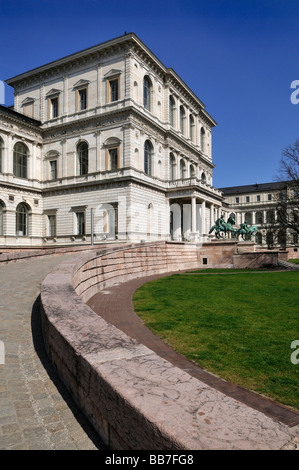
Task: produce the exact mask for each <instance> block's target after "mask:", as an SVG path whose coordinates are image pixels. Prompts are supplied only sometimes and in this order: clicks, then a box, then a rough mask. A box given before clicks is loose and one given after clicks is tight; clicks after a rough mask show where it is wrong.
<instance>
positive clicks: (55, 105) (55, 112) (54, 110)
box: [50, 98, 58, 118]
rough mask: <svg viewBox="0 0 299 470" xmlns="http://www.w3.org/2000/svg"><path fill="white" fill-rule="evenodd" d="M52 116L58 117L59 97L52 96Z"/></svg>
mask: <svg viewBox="0 0 299 470" xmlns="http://www.w3.org/2000/svg"><path fill="white" fill-rule="evenodd" d="M50 101H51V117H52V118H56V117H58V98H52V99H51V100H50Z"/></svg>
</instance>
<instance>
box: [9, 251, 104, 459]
mask: <svg viewBox="0 0 299 470" xmlns="http://www.w3.org/2000/svg"><path fill="white" fill-rule="evenodd" d="M67 256H74V255H67ZM64 258H65V256H61V257H60V256H49V257H45V258H43V259H39V260H32V261H22V262H18V263H13V264H8V265H0V341H2V342H3V343H4V346H5V363H4V364H0V449H1V450H9V449H14V450H76V449H77V450H92V449H94V450H97V449H104V445H103V444H102V442H100V440H99V438H98V436H97V435H96V433H95V432H94V431H93V429H92V428H91V426H90V425H89V423H88V422H87V420H86V419H85V418H84V416H83V415H82V413H81V412H80V411H79V410H78V408H77V407H76V406H75V404H74V402H73V401H72V399H71V397H70V395H69V394H68V392H67V390H66V388H65V387H64V385H63V384H62V382H61V381H60V380H59V378H58V376H57V374H56V373H55V370H54V369H53V367H52V365H51V363H50V361H49V360H48V357H47V355H46V353H45V349H44V345H43V341H42V337H41V330H40V317H39V293H40V285H41V282H42V280H43V279H44V278H45V277H46V275H47V273H48V272H49V271H50V270H51V269H52V268H53V267H54V266H56V265H57V264H58V263H59V262H61V261H62V260H63V259H64ZM1 362H3V361H1Z"/></svg>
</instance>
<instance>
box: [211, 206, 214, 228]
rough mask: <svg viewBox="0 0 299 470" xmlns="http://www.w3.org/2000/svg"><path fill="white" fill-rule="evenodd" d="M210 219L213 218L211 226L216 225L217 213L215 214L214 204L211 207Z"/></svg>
mask: <svg viewBox="0 0 299 470" xmlns="http://www.w3.org/2000/svg"><path fill="white" fill-rule="evenodd" d="M210 214H211V215H210V219H211V222H210V223H211V227H212V226H213V225H214V222H215V215H214V204H211V207H210Z"/></svg>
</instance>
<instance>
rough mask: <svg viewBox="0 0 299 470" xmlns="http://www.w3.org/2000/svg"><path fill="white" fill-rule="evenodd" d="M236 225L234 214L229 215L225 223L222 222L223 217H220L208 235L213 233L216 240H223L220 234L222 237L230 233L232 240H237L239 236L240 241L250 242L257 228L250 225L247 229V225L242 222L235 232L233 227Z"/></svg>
mask: <svg viewBox="0 0 299 470" xmlns="http://www.w3.org/2000/svg"><path fill="white" fill-rule="evenodd" d="M235 224H236V221H235V218H234V214H231V215H230V216H229V218H228V220H227V222H225V221H224V215H221V217H220V218H219V219H217V220H216V222H215V225H213V226H212V227H211V229H210V231H209V234H211V233H212V232H214V231H215V236H216V238H218V239H220V238H224V236H223V235H222V233H223V234H224V235H226V234H228V233H231V235H232V237H233V238H236V239H238V238H239V236H240V235H241V237H242V239H243V240H244V241H245V240H251V237H252V236H253V235H255V234H256V233H257V231H258V227H256V226H255V225H251V226H250V227H248V225H247V223H246V222H244V223H242V224H241V226H240V228H238V229H237V230H235V229H234V227H233V226H234V225H235Z"/></svg>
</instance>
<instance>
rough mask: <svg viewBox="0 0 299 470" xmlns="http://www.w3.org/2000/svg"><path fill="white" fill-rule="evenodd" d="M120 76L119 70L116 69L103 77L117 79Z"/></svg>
mask: <svg viewBox="0 0 299 470" xmlns="http://www.w3.org/2000/svg"><path fill="white" fill-rule="evenodd" d="M120 74H121V70H118V69H111V70H110V71H109V72H108V73H106V75H104V77H105V78H112V77H118V76H119V75H120Z"/></svg>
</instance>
